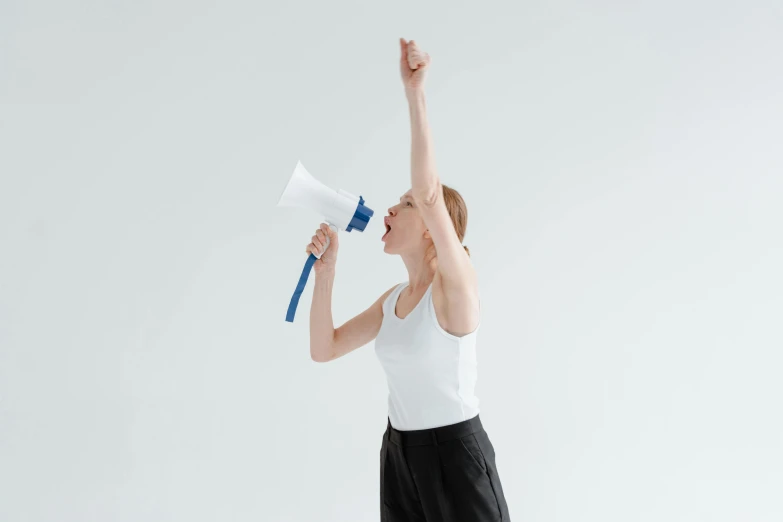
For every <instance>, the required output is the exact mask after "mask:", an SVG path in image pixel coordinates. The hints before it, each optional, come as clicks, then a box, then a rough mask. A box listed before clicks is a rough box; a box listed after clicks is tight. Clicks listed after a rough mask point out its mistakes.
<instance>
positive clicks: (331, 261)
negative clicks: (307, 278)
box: [305, 223, 340, 274]
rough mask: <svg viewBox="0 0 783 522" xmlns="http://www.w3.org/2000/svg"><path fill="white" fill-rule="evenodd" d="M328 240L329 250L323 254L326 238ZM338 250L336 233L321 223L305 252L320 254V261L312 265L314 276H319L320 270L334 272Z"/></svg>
mask: <svg viewBox="0 0 783 522" xmlns="http://www.w3.org/2000/svg"><path fill="white" fill-rule="evenodd" d="M327 237H328V238H329V248H327V249H326V252H324V247H325V246H326V238H327ZM339 248H340V241H339V240H338V239H337V232H335V231H334V230H332V229H331V228H330V227H329V225H328V224H327V223H321V226H319V227H318V229H317V230H316V231H315V235H314V236H313V240H312V241H311V242H310V244H309V245H307V248H306V249H305V252H307V253H308V254H315V255H318V254H321V253H322V252H323V254H321V257H320V259H318V261H316V262H315V264H313V269H314V270H315V273H316V274H320V273H321V271H322V270H331V271H334V267H335V264H336V263H337V251H338V250H339Z"/></svg>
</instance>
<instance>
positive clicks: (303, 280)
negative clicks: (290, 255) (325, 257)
mask: <svg viewBox="0 0 783 522" xmlns="http://www.w3.org/2000/svg"><path fill="white" fill-rule="evenodd" d="M316 261H318V258H317V257H315V254H310V256H309V257H308V258H307V261H305V265H304V268H303V269H302V275H301V276H299V282H298V283H296V290H294V295H292V296H291V302H290V303H289V304H288V312H286V314H285V320H286V321H287V322H289V323H293V322H294V316H295V315H296V307H297V305H298V304H299V298H300V297H301V296H302V292H304V288H305V285H306V284H307V278H308V277H310V270H312V268H313V265H314V264H315V262H316Z"/></svg>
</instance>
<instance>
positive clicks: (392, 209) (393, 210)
mask: <svg viewBox="0 0 783 522" xmlns="http://www.w3.org/2000/svg"><path fill="white" fill-rule="evenodd" d="M396 208H397V207H396V205H395V206H394V207H389V215H390V216H394V214H396V213H397V210H395V209H396Z"/></svg>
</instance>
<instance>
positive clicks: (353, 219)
mask: <svg viewBox="0 0 783 522" xmlns="http://www.w3.org/2000/svg"><path fill="white" fill-rule="evenodd" d="M277 206H278V207H299V208H306V209H310V210H314V211H315V212H316V213H318V214H320V215H322V216H323V220H324V222H325V223H327V224H328V225H329V228H331V229H332V230H334V231H335V232H337V231H338V230H345V231H346V232H351V231H352V230H358V231H359V232H363V231H364V229H365V228H366V227H367V223H369V222H370V218H371V217H372V215H373V211H372V209H370V208H369V207H367V206H366V205H365V204H364V198H362V197H361V196H358V197H357V196H354V195H353V194H351V193H350V192H347V191H345V190H342V189H340V190H333V189H331V188H329V187H327V186H326V185H324V184H323V183H321V182H320V181H318V180H317V179H315V178H314V177H313V176H312V175H311V174H310V173H309V172H307V170H306V169H305V168H304V165H302V162H301V161H297V163H296V167H295V168H294V173H293V174H292V175H291V178H290V179H289V180H288V184H287V185H286V187H285V189H283V193H282V194H281V195H280V199H279V200H278V202H277ZM329 243H330V241H329V237H328V236H327V237H326V246H325V247H324V249H323V251H322V252H320V253H319V254H318V255H315V254H312V253H311V254H310V256H309V257H308V258H307V261H306V262H305V266H304V269H303V270H302V275H301V276H300V277H299V282H298V283H297V285H296V290H295V291H294V295H293V296H292V297H291V302H290V303H289V305H288V311H287V313H286V316H285V320H286V321H287V322H289V323H292V322H293V321H294V315H295V314H296V306H297V305H298V304H299V297H300V296H301V295H302V291H303V290H304V287H305V285H306V284H307V278H308V277H309V276H310V270H311V269H312V267H313V264H315V261H316V259H320V258H321V256H322V255H323V254H324V252H326V249H328V248H329Z"/></svg>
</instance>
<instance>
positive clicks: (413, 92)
mask: <svg viewBox="0 0 783 522" xmlns="http://www.w3.org/2000/svg"><path fill="white" fill-rule="evenodd" d="M405 97H406V98H408V100H411V101H412V100H419V99H421V98H423V97H424V89H422V88H421V87H415V88H412V89H408V88H407V87H406V88H405Z"/></svg>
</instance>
